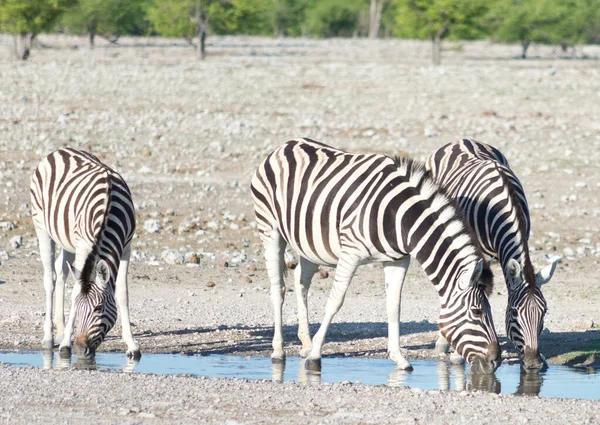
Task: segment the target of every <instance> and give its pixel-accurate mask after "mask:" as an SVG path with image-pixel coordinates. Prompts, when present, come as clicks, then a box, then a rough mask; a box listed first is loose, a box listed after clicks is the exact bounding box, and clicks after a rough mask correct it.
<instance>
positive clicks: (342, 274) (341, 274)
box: [305, 252, 360, 371]
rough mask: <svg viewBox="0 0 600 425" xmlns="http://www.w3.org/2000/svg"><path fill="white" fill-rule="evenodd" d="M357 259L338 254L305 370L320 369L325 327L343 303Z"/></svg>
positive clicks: (356, 265)
mask: <svg viewBox="0 0 600 425" xmlns="http://www.w3.org/2000/svg"><path fill="white" fill-rule="evenodd" d="M359 261H360V259H359V258H358V257H357V256H353V255H349V254H347V253H343V252H342V254H341V255H340V258H339V260H338V264H337V268H336V270H335V279H334V281H333V286H332V288H331V291H329V298H327V304H326V305H325V316H324V317H323V322H322V323H321V326H320V327H319V330H318V331H317V333H316V334H315V336H314V337H313V341H312V344H313V347H312V350H311V351H310V354H309V355H308V358H307V359H306V363H305V367H306V369H307V370H312V371H320V370H321V350H322V348H323V343H324V342H325V336H326V334H327V329H328V328H329V325H330V324H331V321H332V320H333V316H335V314H336V313H337V312H338V311H339V310H340V308H341V307H342V304H343V303H344V297H345V296H346V291H347V290H348V286H349V285H350V281H351V280H352V276H354V273H355V272H356V269H357V268H358V264H359Z"/></svg>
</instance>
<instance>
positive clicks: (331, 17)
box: [306, 0, 368, 37]
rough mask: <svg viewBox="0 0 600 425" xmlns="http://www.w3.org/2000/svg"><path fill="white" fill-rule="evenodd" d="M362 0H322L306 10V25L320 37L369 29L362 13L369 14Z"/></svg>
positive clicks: (352, 34)
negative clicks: (362, 18) (363, 23)
mask: <svg viewBox="0 0 600 425" xmlns="http://www.w3.org/2000/svg"><path fill="white" fill-rule="evenodd" d="M367 5H368V3H366V1H361V0H352V1H348V0H320V1H318V2H317V3H316V4H315V6H314V7H312V8H310V9H308V10H307V12H306V25H307V27H308V30H309V31H310V32H311V34H313V35H315V36H318V37H350V36H354V35H357V34H361V33H366V32H367V31H368V26H367V25H368V24H367V25H361V24H362V22H361V17H362V16H361V15H363V14H365V15H366V14H368V6H367Z"/></svg>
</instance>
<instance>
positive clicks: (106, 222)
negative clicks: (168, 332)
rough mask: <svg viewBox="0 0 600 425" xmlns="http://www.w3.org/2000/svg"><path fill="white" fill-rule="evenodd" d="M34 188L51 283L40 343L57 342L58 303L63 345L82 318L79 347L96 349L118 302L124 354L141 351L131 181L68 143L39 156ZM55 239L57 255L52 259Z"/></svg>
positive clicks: (64, 348)
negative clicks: (133, 301)
mask: <svg viewBox="0 0 600 425" xmlns="http://www.w3.org/2000/svg"><path fill="white" fill-rule="evenodd" d="M30 192H31V215H32V218H33V223H34V226H35V230H36V234H37V236H38V239H39V243H40V255H41V259H42V264H43V266H44V287H45V289H46V318H45V323H44V340H43V347H44V348H52V347H53V345H54V339H53V335H52V311H53V309H54V308H55V312H54V324H55V326H56V332H57V335H58V338H61V335H62V341H61V343H60V350H61V352H62V353H69V352H70V347H71V336H72V334H73V329H74V326H75V321H77V334H76V337H75V349H76V350H78V351H79V354H80V355H84V356H86V357H90V356H92V355H93V354H94V353H95V350H96V348H97V347H98V346H99V345H100V344H101V343H102V341H103V340H104V338H105V336H106V334H107V333H108V331H109V330H110V329H111V328H112V327H113V326H114V324H115V322H116V320H117V305H118V307H119V309H118V311H119V313H120V314H121V319H122V326H123V339H124V341H125V342H126V343H127V348H128V350H127V355H128V356H129V357H133V358H139V357H140V351H139V346H138V345H137V343H136V342H135V341H134V339H133V336H132V333H131V324H130V320H129V307H128V305H129V300H128V287H127V269H128V265H129V256H130V241H131V238H132V236H133V232H134V230H135V212H134V207H133V202H132V200H131V192H130V191H129V188H128V187H127V184H126V183H125V181H124V180H123V178H122V177H121V176H120V175H119V174H118V173H117V172H115V171H114V170H112V169H110V168H109V167H108V166H106V165H104V164H103V163H102V162H100V160H99V159H98V158H97V157H95V156H94V155H92V154H89V153H87V152H83V151H79V150H75V149H70V148H66V149H60V150H57V151H55V152H53V153H51V154H50V155H48V156H47V157H46V158H44V159H43V160H42V161H41V163H40V165H39V166H38V167H37V169H36V170H35V172H34V174H33V176H32V178H31V190H30ZM56 245H58V246H59V248H60V254H59V257H58V259H57V260H56V264H55V258H54V256H55V247H56ZM55 268H56V272H57V273H56V277H55V275H54V274H55ZM69 269H71V270H72V273H73V275H74V277H75V280H76V283H75V285H74V287H73V294H72V303H71V309H70V311H69V319H68V321H67V324H66V327H65V324H64V286H65V280H66V278H67V276H68V273H69ZM55 290H56V303H55V304H56V305H54V303H53V299H52V295H53V293H54V292H55Z"/></svg>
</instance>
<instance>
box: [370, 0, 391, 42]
mask: <svg viewBox="0 0 600 425" xmlns="http://www.w3.org/2000/svg"><path fill="white" fill-rule="evenodd" d="M388 1H389V0H371V9H370V12H369V13H370V15H369V38H370V39H375V38H377V37H378V35H379V29H380V28H381V14H382V13H383V8H384V7H385V5H386V4H387V3H388Z"/></svg>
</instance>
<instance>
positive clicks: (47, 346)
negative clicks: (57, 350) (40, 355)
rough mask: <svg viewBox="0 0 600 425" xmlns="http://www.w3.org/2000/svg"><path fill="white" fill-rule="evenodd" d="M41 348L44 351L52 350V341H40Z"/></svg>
mask: <svg viewBox="0 0 600 425" xmlns="http://www.w3.org/2000/svg"><path fill="white" fill-rule="evenodd" d="M42 348H43V349H44V350H52V349H53V348H54V340H53V339H50V340H44V341H42Z"/></svg>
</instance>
